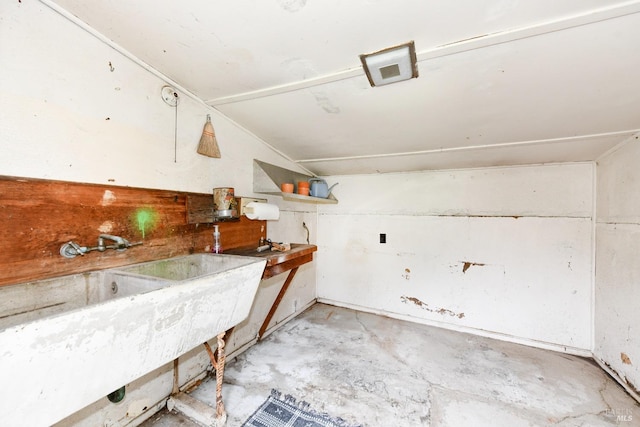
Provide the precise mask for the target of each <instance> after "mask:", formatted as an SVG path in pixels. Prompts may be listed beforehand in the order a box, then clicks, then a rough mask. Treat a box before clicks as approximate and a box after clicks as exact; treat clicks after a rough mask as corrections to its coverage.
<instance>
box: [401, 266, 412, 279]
mask: <svg viewBox="0 0 640 427" xmlns="http://www.w3.org/2000/svg"><path fill="white" fill-rule="evenodd" d="M402 278H403V279H405V280H410V279H411V270H409V269H408V268H405V269H404V274H403V275H402Z"/></svg>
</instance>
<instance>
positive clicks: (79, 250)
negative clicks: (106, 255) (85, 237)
mask: <svg viewBox="0 0 640 427" xmlns="http://www.w3.org/2000/svg"><path fill="white" fill-rule="evenodd" d="M85 252H88V249H87V248H86V247H84V246H80V245H79V244H77V243H76V242H73V241H72V242H68V243H65V244H64V245H62V246H61V247H60V255H62V256H63V257H65V258H75V257H76V256H78V255H81V256H84V253H85Z"/></svg>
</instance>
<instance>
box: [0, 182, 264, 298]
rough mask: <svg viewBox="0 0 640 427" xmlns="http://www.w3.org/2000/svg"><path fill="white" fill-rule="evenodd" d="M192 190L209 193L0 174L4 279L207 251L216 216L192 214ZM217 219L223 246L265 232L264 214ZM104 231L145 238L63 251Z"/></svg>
mask: <svg viewBox="0 0 640 427" xmlns="http://www.w3.org/2000/svg"><path fill="white" fill-rule="evenodd" d="M189 196H196V197H197V198H200V199H201V198H202V197H203V196H207V195H206V194H205V195H203V194H200V193H186V192H179V191H168V190H155V189H144V188H132V187H118V186H109V185H100V184H84V183H73V182H64V181H50V180H41V179H31V178H16V177H8V176H0V242H1V243H0V286H2V285H10V284H16V283H24V282H28V281H32V280H38V279H45V278H50V277H57V276H63V275H67V274H74V273H82V272H87V271H94V270H100V269H104V268H111V267H116V266H120V265H128V264H135V263H138V262H144V261H152V260H157V259H162V258H169V257H173V256H178V255H186V254H190V253H197V252H205V248H206V247H207V246H209V245H211V244H212V239H213V238H212V233H213V224H211V223H195V224H189V223H188V222H187V217H188V212H187V199H188V198H189ZM209 197H211V202H212V203H213V195H210V196H209ZM218 225H219V227H220V232H221V235H222V245H223V248H224V249H233V248H249V247H257V245H258V242H259V240H260V237H264V238H266V236H267V225H266V221H252V220H249V219H247V218H246V217H242V218H241V219H240V220H239V221H234V222H222V223H219V224H218ZM101 233H105V234H113V235H117V236H121V237H123V238H125V239H127V240H129V241H130V242H139V241H140V242H143V245H141V246H134V247H132V248H129V249H127V250H126V251H124V252H117V251H114V250H111V249H110V250H107V251H105V252H97V251H96V252H90V253H87V254H86V255H85V256H83V257H80V256H78V257H76V258H72V259H67V258H64V257H62V256H61V255H60V253H59V250H60V246H62V244H64V243H66V242H68V241H70V240H73V241H74V242H76V243H78V244H80V245H81V246H96V244H97V239H98V235H99V234H101Z"/></svg>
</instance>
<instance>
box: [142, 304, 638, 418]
mask: <svg viewBox="0 0 640 427" xmlns="http://www.w3.org/2000/svg"><path fill="white" fill-rule="evenodd" d="M272 388H276V389H278V390H279V391H281V392H282V393H283V394H291V395H292V396H294V397H296V398H297V399H299V400H305V401H307V402H309V403H310V404H311V407H312V408H314V409H315V410H317V411H321V412H327V413H329V414H331V415H333V416H338V417H341V418H343V419H345V420H347V421H349V422H352V423H354V424H355V423H360V424H362V425H363V426H368V427H387V426H389V427H390V426H394V427H395V426H399V427H401V426H433V427H436V426H438V427H440V426H451V427H464V426H473V427H482V426H491V427H495V426H509V427H520V426H523V427H524V426H563V427H567V426H590V427H591V426H594V427H595V426H629V427H631V426H640V406H639V405H638V404H637V403H636V402H635V401H634V400H633V399H632V398H631V397H630V396H629V395H628V394H626V392H625V391H624V390H623V389H622V387H620V386H619V385H618V384H617V383H616V382H615V381H614V380H613V379H611V378H610V377H609V376H608V375H607V374H606V373H605V372H604V371H602V370H601V369H600V368H599V367H597V366H596V365H595V364H594V363H593V362H592V361H590V360H587V359H583V358H579V357H574V356H569V355H565V354H561V353H555V352H552V351H547V350H540V349H535V348H530V347H526V346H522V345H518V344H511V343H506V342H501V341H496V340H493V339H489V338H483V337H478V336H474V335H468V334H464V333H459V332H452V331H448V330H444V329H440V328H435V327H430V326H424V325H418V324H413V323H409V322H404V321H400V320H394V319H389V318H385V317H381V316H376V315H372V314H367V313H362V312H357V311H353V310H349V309H344V308H338V307H333V306H328V305H323V304H316V305H314V306H313V307H311V308H310V309H309V310H307V311H306V312H305V313H303V314H302V315H300V316H298V317H297V318H295V319H293V320H292V321H290V322H289V323H287V324H286V325H284V326H282V327H281V328H280V329H278V330H276V331H275V332H274V333H273V334H271V335H270V336H269V337H267V338H266V339H265V340H264V341H262V342H260V343H259V344H257V345H255V346H253V347H252V348H250V349H249V350H247V351H246V352H244V353H243V354H241V355H240V356H238V357H237V358H236V359H235V360H229V361H228V364H227V368H226V371H225V386H224V388H223V397H224V402H225V407H226V410H227V413H228V421H227V425H228V426H229V427H238V426H241V425H242V423H243V422H244V420H245V419H246V418H248V417H249V416H250V415H251V414H252V413H253V411H254V410H255V409H256V408H257V407H258V406H260V404H261V403H262V402H263V401H264V400H265V399H266V398H267V396H268V395H269V393H270V390H271V389H272ZM191 395H192V396H194V397H196V398H197V399H199V400H202V401H204V402H207V403H208V404H210V405H211V406H215V404H214V401H215V378H207V380H205V381H204V382H203V383H202V384H201V385H200V386H199V387H198V388H197V389H196V390H194V391H193V392H192V393H191ZM618 416H623V417H624V418H620V419H618ZM623 419H624V420H626V421H623ZM143 426H145V427H165V426H184V427H191V426H196V424H194V423H192V422H190V421H189V420H188V419H185V418H184V417H182V416H180V415H177V414H172V413H170V412H168V411H166V410H164V411H162V412H161V413H159V414H157V415H156V416H154V417H152V418H151V419H150V420H148V421H147V422H146V423H145V424H144V425H143Z"/></svg>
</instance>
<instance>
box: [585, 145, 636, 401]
mask: <svg viewBox="0 0 640 427" xmlns="http://www.w3.org/2000/svg"><path fill="white" fill-rule="evenodd" d="M639 161H640V142H639V141H638V140H637V139H636V138H633V139H631V140H630V141H629V142H628V143H627V144H625V145H624V146H623V147H621V148H620V149H619V150H617V151H615V152H613V153H611V154H610V155H609V156H607V157H605V158H603V159H601V160H600V161H599V162H598V164H599V166H598V193H597V194H598V222H597V228H596V238H597V240H596V241H597V244H596V277H595V283H596V288H595V343H594V344H595V345H594V347H595V348H594V356H595V357H596V359H598V360H599V361H600V362H601V363H602V364H604V365H605V366H607V367H608V368H610V369H611V370H612V371H613V373H614V375H617V376H618V379H619V380H620V381H621V382H622V383H623V384H625V385H626V386H627V387H628V388H629V389H630V390H635V393H636V395H640V393H639V387H640V327H639V325H640V310H638V301H640V262H639V260H638V254H639V253H640V194H639V193H638V183H640V171H639V170H638V162H639Z"/></svg>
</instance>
